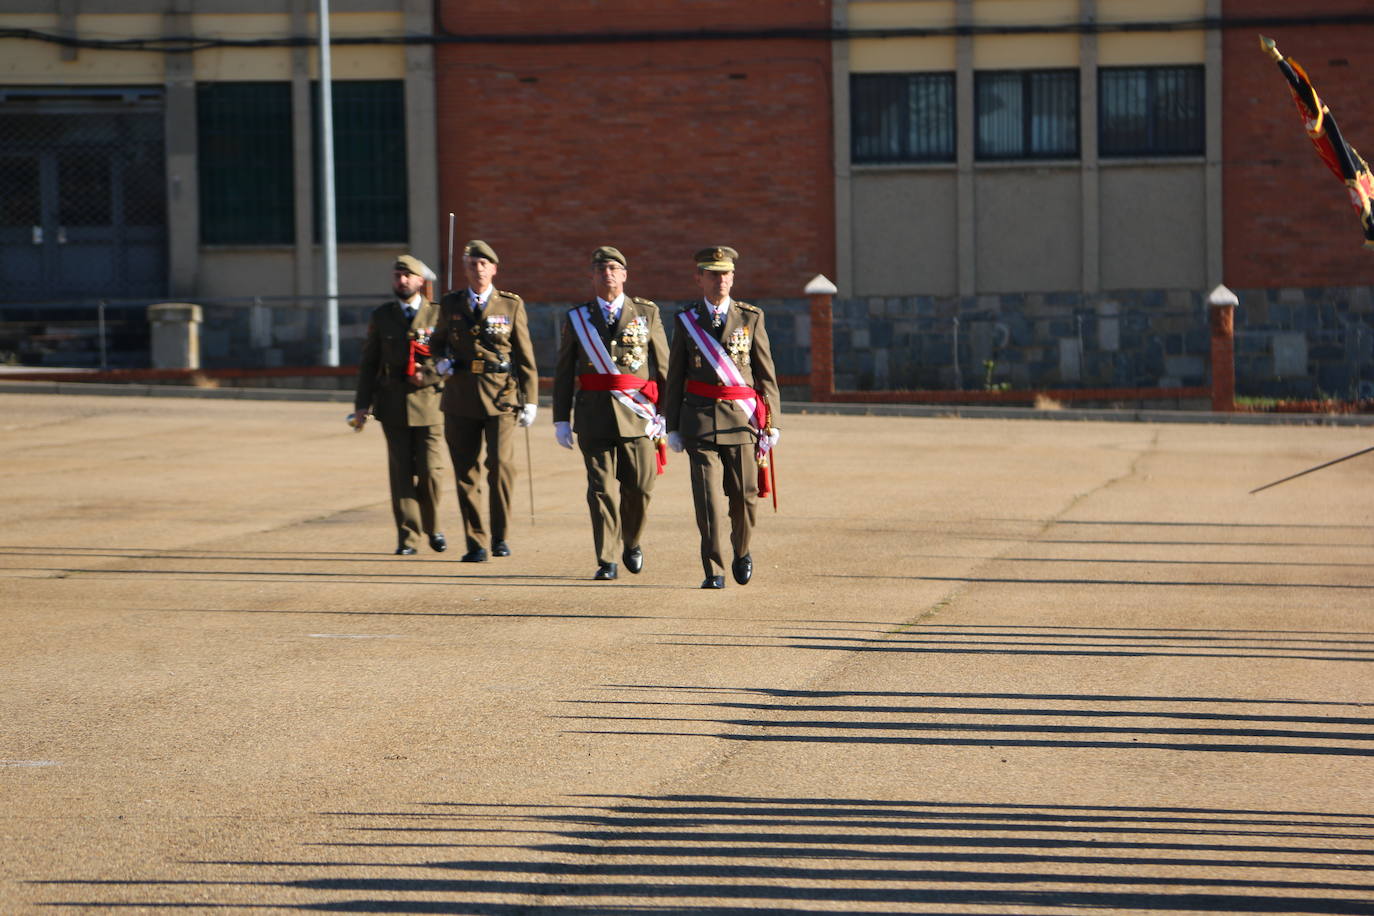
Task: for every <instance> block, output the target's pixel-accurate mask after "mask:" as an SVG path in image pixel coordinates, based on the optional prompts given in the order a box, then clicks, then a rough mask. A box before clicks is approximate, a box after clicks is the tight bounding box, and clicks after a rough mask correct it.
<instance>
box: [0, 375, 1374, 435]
mask: <svg viewBox="0 0 1374 916" xmlns="http://www.w3.org/2000/svg"><path fill="white" fill-rule="evenodd" d="M0 394H84V395H103V396H116V397H153V398H159V397H161V398H228V399H233V400H245V401H327V402H334V403H341V404H352V403H353V392H352V391H346V390H338V389H306V388H194V387H185V386H176V385H119V384H110V383H102V382H37V381H35V382H7V381H3V380H0ZM540 403H541V404H543V405H544V406H546V407H547V406H548V405H549V403H550V401H549V398H548V397H547V396H546V397H543V398H541V399H540ZM786 408H787V410H786V412H787V413H794V414H832V415H836V416H873V417H957V418H962V419H967V420H1067V421H1072V422H1077V423H1082V422H1088V421H1096V422H1101V423H1222V424H1232V425H1236V424H1239V425H1249V426H1265V425H1268V426H1374V415H1369V414H1312V413H1306V414H1293V413H1213V412H1211V411H1200V410H1149V409H1140V408H1134V409H1126V408H1123V409H1119V410H1111V409H1100V408H1099V409H1076V408H1064V409H1061V410H1045V409H1042V408H1035V407H976V406H960V405H952V404H839V403H812V402H799V401H789V402H788V403H787V404H786Z"/></svg>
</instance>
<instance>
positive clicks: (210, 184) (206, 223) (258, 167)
mask: <svg viewBox="0 0 1374 916" xmlns="http://www.w3.org/2000/svg"><path fill="white" fill-rule="evenodd" d="M196 120H197V122H198V124H197V131H198V132H197V140H198V145H199V151H198V156H197V158H198V160H199V163H200V169H199V175H200V237H201V241H203V242H205V243H206V244H211V245H213V244H246V245H285V244H290V243H291V242H293V241H294V240H295V220H294V200H293V194H294V189H293V188H294V186H293V182H292V167H291V149H292V147H291V85H290V84H289V83H204V84H201V85H200V86H199V87H197V91H196Z"/></svg>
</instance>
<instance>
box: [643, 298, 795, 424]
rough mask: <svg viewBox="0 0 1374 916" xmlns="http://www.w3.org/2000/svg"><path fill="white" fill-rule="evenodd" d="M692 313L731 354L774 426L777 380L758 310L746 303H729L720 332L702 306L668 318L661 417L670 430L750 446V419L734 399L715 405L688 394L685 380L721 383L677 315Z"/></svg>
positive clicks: (698, 304) (698, 301) (686, 309)
mask: <svg viewBox="0 0 1374 916" xmlns="http://www.w3.org/2000/svg"><path fill="white" fill-rule="evenodd" d="M687 311H695V312H696V316H697V322H698V323H699V324H700V325H701V326H702V328H703V329H704V330H705V331H706V333H707V334H710V335H711V336H713V337H715V338H716V340H718V341H720V342H721V344H722V346H724V347H725V350H726V352H727V353H730V352H732V351H731V348H732V347H733V348H734V351H733V353H732V355H733V356H734V358H735V366H736V367H737V368H738V369H739V372H740V375H742V376H743V377H744V383H745V384H746V385H748V386H750V387H751V388H753V389H754V390H755V391H757V392H758V393H759V394H760V395H762V396H763V399H764V401H765V402H766V403H767V404H768V413H769V424H770V425H771V426H778V425H779V424H778V411H779V405H780V404H781V399H780V397H779V395H778V376H777V373H776V372H775V371H774V370H773V352H772V350H771V349H769V346H768V332H767V331H766V330H765V329H764V325H763V310H762V309H760V308H758V307H757V306H753V305H749V304H748V303H745V302H734V301H731V303H730V308H729V309H728V310H727V311H726V313H725V322H724V323H723V324H722V326H721V327H720V328H713V327H712V326H711V315H710V312H709V311H708V310H707V308H706V303H705V302H702V301H701V300H697V301H696V302H695V303H694V304H692V305H690V306H688V307H687V308H685V309H682V310H681V311H679V312H678V313H677V315H674V316H673V347H672V351H671V353H670V354H669V356H668V388H667V392H666V393H665V394H664V400H663V416H664V419H665V420H667V423H668V431H669V432H679V433H682V435H684V436H687V437H690V438H697V439H707V440H710V441H714V442H715V443H716V444H718V445H742V444H744V443H747V442H753V441H754V436H753V434H752V433H751V432H750V427H749V418H748V417H747V416H746V415H745V413H744V408H743V407H742V406H740V402H738V401H717V400H715V399H714V398H707V397H702V396H700V395H695V394H689V393H688V392H687V382H688V381H689V380H690V381H698V382H705V383H706V384H708V385H720V384H722V382H721V380H720V377H719V376H718V375H716V370H715V369H714V368H712V366H711V363H710V362H709V361H708V360H707V359H706V358H705V357H704V356H703V355H702V353H701V351H700V350H699V349H698V348H697V345H696V344H695V343H694V342H693V341H692V338H691V336H690V335H689V334H688V333H687V329H686V328H685V327H683V325H682V321H681V319H680V318H678V315H680V314H682V312H687Z"/></svg>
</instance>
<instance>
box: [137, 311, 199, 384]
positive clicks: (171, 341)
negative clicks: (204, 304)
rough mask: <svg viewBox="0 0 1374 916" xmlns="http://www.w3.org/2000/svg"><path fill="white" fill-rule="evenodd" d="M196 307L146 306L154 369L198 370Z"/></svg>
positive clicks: (197, 312) (197, 321) (197, 317)
mask: <svg viewBox="0 0 1374 916" xmlns="http://www.w3.org/2000/svg"><path fill="white" fill-rule="evenodd" d="M202 320H203V319H202V317H201V310H200V306H198V305H194V304H192V303H189V302H159V303H158V304H157V305H150V306H148V325H149V327H150V328H151V329H152V351H153V368H154V369H199V368H200V323H201V321H202Z"/></svg>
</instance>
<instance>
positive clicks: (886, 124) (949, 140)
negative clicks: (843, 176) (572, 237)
mask: <svg viewBox="0 0 1374 916" xmlns="http://www.w3.org/2000/svg"><path fill="white" fill-rule="evenodd" d="M849 111H850V131H849V136H850V158H851V159H852V160H853V161H854V162H856V163H860V164H862V163H874V162H953V161H954V74H953V73H862V74H855V75H854V76H851V77H850V78H849Z"/></svg>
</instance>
